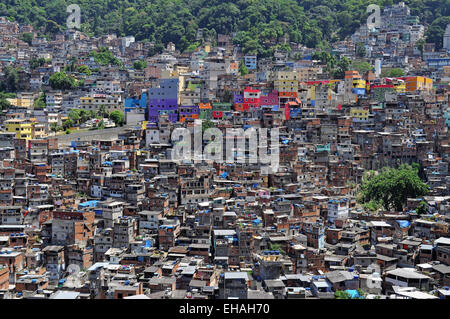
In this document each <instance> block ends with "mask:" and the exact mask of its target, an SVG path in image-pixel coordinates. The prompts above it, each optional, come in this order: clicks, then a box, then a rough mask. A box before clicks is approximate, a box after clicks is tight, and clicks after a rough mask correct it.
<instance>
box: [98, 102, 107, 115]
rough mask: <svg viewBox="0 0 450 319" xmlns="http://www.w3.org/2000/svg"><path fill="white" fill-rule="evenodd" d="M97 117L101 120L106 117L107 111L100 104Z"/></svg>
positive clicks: (103, 105)
mask: <svg viewBox="0 0 450 319" xmlns="http://www.w3.org/2000/svg"><path fill="white" fill-rule="evenodd" d="M97 115H98V116H99V117H102V118H103V117H108V111H107V110H106V106H105V104H100V106H99V108H98V111H97Z"/></svg>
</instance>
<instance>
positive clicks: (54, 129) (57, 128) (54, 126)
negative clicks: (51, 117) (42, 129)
mask: <svg viewBox="0 0 450 319" xmlns="http://www.w3.org/2000/svg"><path fill="white" fill-rule="evenodd" d="M50 130H51V131H52V132H53V133H55V135H56V132H58V131H60V130H62V127H61V126H60V125H58V123H56V122H53V123H51V124H50Z"/></svg>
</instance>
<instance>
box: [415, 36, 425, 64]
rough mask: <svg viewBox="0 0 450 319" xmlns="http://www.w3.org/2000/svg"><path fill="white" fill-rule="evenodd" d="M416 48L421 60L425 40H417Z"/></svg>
mask: <svg viewBox="0 0 450 319" xmlns="http://www.w3.org/2000/svg"><path fill="white" fill-rule="evenodd" d="M416 48H417V49H418V50H419V51H420V57H421V58H422V60H423V51H424V50H425V40H424V39H419V40H418V41H417V42H416Z"/></svg>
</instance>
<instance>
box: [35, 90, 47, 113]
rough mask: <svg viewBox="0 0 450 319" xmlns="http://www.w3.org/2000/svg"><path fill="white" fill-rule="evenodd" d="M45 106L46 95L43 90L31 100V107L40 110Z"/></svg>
mask: <svg viewBox="0 0 450 319" xmlns="http://www.w3.org/2000/svg"><path fill="white" fill-rule="evenodd" d="M45 106H46V95H45V92H42V93H41V94H39V97H38V98H37V99H35V100H34V102H33V108H34V109H36V110H42V109H44V108H45Z"/></svg>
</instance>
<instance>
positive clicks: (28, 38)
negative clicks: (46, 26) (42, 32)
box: [21, 32, 33, 45]
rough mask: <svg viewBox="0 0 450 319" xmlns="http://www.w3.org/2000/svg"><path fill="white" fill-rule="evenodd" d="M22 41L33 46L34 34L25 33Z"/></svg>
mask: <svg viewBox="0 0 450 319" xmlns="http://www.w3.org/2000/svg"><path fill="white" fill-rule="evenodd" d="M21 39H22V41H24V42H26V43H28V44H29V45H31V42H32V41H33V33H29V32H24V33H23V34H22V37H21Z"/></svg>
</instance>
